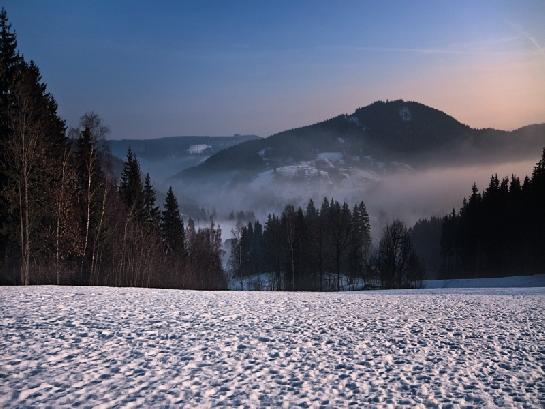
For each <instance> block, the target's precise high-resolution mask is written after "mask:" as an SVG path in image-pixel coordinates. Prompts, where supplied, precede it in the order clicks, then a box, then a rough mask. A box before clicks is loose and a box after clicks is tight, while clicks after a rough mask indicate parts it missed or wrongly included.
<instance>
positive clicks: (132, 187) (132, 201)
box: [119, 148, 145, 221]
mask: <svg viewBox="0 0 545 409" xmlns="http://www.w3.org/2000/svg"><path fill="white" fill-rule="evenodd" d="M119 195H120V197H121V200H122V201H123V203H125V205H126V206H127V208H128V209H129V212H130V213H131V214H132V215H135V216H136V218H137V220H139V221H143V220H144V218H145V204H144V187H143V186H142V174H141V173H140V165H139V164H138V160H137V159H136V156H134V154H133V152H132V150H131V149H130V148H129V150H128V152H127V160H126V161H125V163H124V164H123V170H122V171H121V180H120V183H119Z"/></svg>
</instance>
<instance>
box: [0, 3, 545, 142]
mask: <svg viewBox="0 0 545 409" xmlns="http://www.w3.org/2000/svg"><path fill="white" fill-rule="evenodd" d="M0 4H1V5H3V6H5V7H6V9H7V11H8V16H9V18H10V20H11V22H12V24H13V26H14V28H15V30H16V31H17V34H18V39H19V47H20V49H21V51H22V52H23V54H24V55H25V56H26V57H27V58H29V59H33V60H35V61H36V62H37V64H38V65H39V67H40V68H41V70H42V74H43V77H44V79H45V81H46V82H47V83H48V85H49V88H50V90H51V92H52V93H53V94H54V95H55V97H56V99H57V101H58V103H59V106H60V111H61V114H62V115H63V117H64V118H66V120H67V122H68V124H75V123H76V122H77V119H78V117H79V116H80V115H81V114H82V113H84V112H86V111H89V110H94V111H96V112H97V113H99V114H100V115H101V116H102V117H103V119H104V121H105V122H106V123H107V124H108V125H109V126H110V128H111V130H112V133H111V137H112V138H116V139H117V138H153V137H161V136H174V135H230V134H233V133H257V134H259V135H261V136H267V135H269V134H271V133H274V132H276V131H281V130H283V129H287V128H292V127H296V126H301V125H305V124H308V123H312V122H315V121H319V120H323V119H326V118H328V117H331V116H333V115H336V114H340V113H346V112H352V111H353V110H354V109H355V108H357V107H359V106H364V105H366V104H368V103H370V102H372V101H374V100H377V99H397V98H403V99H411V100H417V101H420V102H423V103H426V104H428V105H432V106H434V107H437V108H439V109H442V110H445V111H446V112H448V113H450V114H452V115H454V116H455V117H457V118H458V119H459V120H461V121H463V122H466V123H468V124H470V125H472V126H476V127H487V126H492V127H498V128H505V129H511V128H515V127H518V126H522V125H525V124H528V123H534V122H545V48H544V47H545V24H544V23H545V0H540V1H505V2H504V1H478V2H477V1H449V2H447V1H431V0H430V1H395V2H394V1H380V2H378V1H377V2H370V1H342V2H341V1H310V0H309V1H259V0H255V1H236V0H232V1H204V0H200V1H157V2H151V1H147V2H139V1H125V0H122V1H121V0H117V1H100V0H96V1H83V0H82V1H64V0H48V1H40V0H0Z"/></svg>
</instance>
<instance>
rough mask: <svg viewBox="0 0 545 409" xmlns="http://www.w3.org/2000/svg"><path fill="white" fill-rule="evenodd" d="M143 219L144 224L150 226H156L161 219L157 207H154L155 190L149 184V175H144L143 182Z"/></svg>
mask: <svg viewBox="0 0 545 409" xmlns="http://www.w3.org/2000/svg"><path fill="white" fill-rule="evenodd" d="M143 196H144V200H143V202H144V217H145V222H146V223H147V224H148V225H150V226H155V225H158V224H159V222H160V218H161V213H160V211H159V207H157V206H156V205H155V202H156V200H157V199H156V196H155V190H154V189H153V186H152V184H151V178H150V175H149V173H146V178H145V180H144V192H143Z"/></svg>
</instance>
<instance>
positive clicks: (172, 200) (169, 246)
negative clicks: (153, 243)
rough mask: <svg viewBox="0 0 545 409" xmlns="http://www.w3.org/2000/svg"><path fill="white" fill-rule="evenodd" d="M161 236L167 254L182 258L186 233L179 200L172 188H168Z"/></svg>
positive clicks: (162, 216) (162, 215) (162, 214)
mask: <svg viewBox="0 0 545 409" xmlns="http://www.w3.org/2000/svg"><path fill="white" fill-rule="evenodd" d="M161 234H162V237H163V242H164V244H165V247H166V251H167V254H171V255H178V256H182V255H183V254H184V250H185V231H184V224H183V221H182V217H181V216H180V209H179V207H178V200H177V199H176V196H174V192H173V190H172V187H169V188H168V192H167V195H166V198H165V205H164V209H163V211H162V213H161Z"/></svg>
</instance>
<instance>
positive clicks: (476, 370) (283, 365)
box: [0, 287, 545, 407]
mask: <svg viewBox="0 0 545 409" xmlns="http://www.w3.org/2000/svg"><path fill="white" fill-rule="evenodd" d="M0 313H1V315H0V334H1V337H0V351H1V353H0V406H2V407H28V406H41V407H43V406H48V405H50V406H52V407H59V406H79V405H84V406H103V407H111V406H140V407H158V406H161V407H164V406H182V405H185V406H188V407H195V406H199V407H202V406H205V407H209V406H233V405H247V406H250V407H254V406H274V407H279V406H324V407H339V406H347V405H349V404H355V405H357V406H360V407H361V406H384V405H390V406H403V405H405V406H411V407H413V406H417V405H420V406H434V405H443V406H444V407H449V406H455V407H456V406H457V405H460V406H466V405H467V406H476V407H513V406H514V407H540V406H541V407H542V406H543V405H545V374H544V364H545V335H544V334H545V332H544V330H545V288H531V289H525V288H514V289H469V290H453V289H446V290H445V289H432V290H418V291H384V292H359V293H321V294H320V293H272V292H216V293H214V292H193V291H177V290H147V289H132V288H108V287H27V288H23V287H0Z"/></svg>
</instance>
